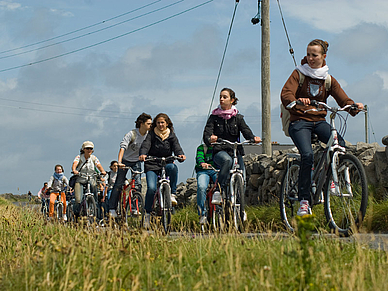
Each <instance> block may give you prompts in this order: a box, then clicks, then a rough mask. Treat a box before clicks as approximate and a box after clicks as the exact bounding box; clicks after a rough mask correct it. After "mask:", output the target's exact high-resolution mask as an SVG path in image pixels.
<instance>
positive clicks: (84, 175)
mask: <svg viewBox="0 0 388 291" xmlns="http://www.w3.org/2000/svg"><path fill="white" fill-rule="evenodd" d="M72 174H74V173H73V172H72ZM74 175H75V174H74ZM76 176H80V177H83V178H86V179H88V178H93V177H97V176H100V177H104V175H102V174H101V173H100V174H97V173H93V174H88V173H82V172H78V174H76Z"/></svg>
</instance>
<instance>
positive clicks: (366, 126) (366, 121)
mask: <svg viewBox="0 0 388 291" xmlns="http://www.w3.org/2000/svg"><path fill="white" fill-rule="evenodd" d="M364 108H365V143H369V139H368V106H367V105H366V104H365V106H364Z"/></svg>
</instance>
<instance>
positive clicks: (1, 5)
mask: <svg viewBox="0 0 388 291" xmlns="http://www.w3.org/2000/svg"><path fill="white" fill-rule="evenodd" d="M21 7H22V5H21V4H20V3H15V2H12V1H0V9H1V10H8V11H12V10H16V9H19V8H21Z"/></svg>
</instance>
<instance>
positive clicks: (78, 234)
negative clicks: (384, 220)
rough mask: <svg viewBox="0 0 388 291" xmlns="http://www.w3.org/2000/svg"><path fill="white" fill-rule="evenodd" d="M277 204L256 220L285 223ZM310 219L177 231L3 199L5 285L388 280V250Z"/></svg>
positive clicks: (181, 222)
mask: <svg viewBox="0 0 388 291" xmlns="http://www.w3.org/2000/svg"><path fill="white" fill-rule="evenodd" d="M271 207H272V206H271ZM271 207H270V208H267V209H265V208H264V207H263V208H253V207H252V208H249V209H248V218H249V219H252V222H251V229H253V228H256V229H259V228H262V230H266V231H269V232H271V231H272V230H274V229H276V228H277V227H278V226H276V225H277V224H278V222H276V220H277V217H276V212H277V211H275V210H276V207H275V206H273V207H274V208H273V211H271ZM387 207H388V206H387ZM264 217H265V219H264ZM262 218H263V219H262ZM197 219H198V218H197V214H196V209H195V207H194V206H193V207H187V208H185V209H183V210H180V211H178V212H177V213H176V214H175V215H174V216H173V224H174V225H175V227H177V228H183V229H185V230H186V231H187V230H196V228H195V227H198V226H196V225H197V223H196V221H197ZM261 219H262V224H261V225H260V227H257V226H254V225H255V222H254V221H255V220H256V222H257V221H259V220H261ZM311 219H312V220H301V221H299V222H298V223H299V229H300V230H301V231H300V232H299V234H298V235H297V236H291V237H290V236H282V235H279V234H276V233H273V235H270V236H255V237H253V238H247V237H245V236H242V235H238V234H235V233H234V234H233V233H231V234H224V235H217V234H211V235H209V234H207V235H204V236H201V235H198V234H193V232H185V233H182V235H181V236H172V237H171V236H163V235H161V234H160V233H159V232H156V233H151V234H149V233H147V232H142V231H140V232H139V231H134V232H130V231H122V230H118V229H109V228H108V229H93V228H92V229H87V228H82V227H77V228H72V227H67V226H64V225H60V224H56V223H46V222H44V221H43V220H42V219H41V217H40V216H39V215H38V214H37V213H36V212H33V211H32V210H29V209H27V208H26V209H22V208H19V207H16V206H13V205H1V206H0V290H203V289H206V290H385V288H386V271H387V269H388V256H387V253H385V252H381V251H376V250H371V249H369V248H368V247H365V246H363V245H360V244H358V243H345V242H343V241H342V240H337V239H332V238H328V237H326V236H314V237H311V232H310V229H311V228H313V229H315V228H316V226H317V225H319V223H320V222H319V218H318V215H315V216H314V217H313V218H311ZM190 226H193V227H192V228H191V229H190V228H189V227H190ZM266 227H269V228H268V229H266Z"/></svg>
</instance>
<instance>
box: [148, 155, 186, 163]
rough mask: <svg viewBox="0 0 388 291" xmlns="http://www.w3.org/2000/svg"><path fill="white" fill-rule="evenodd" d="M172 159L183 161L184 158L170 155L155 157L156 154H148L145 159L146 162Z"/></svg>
mask: <svg viewBox="0 0 388 291" xmlns="http://www.w3.org/2000/svg"><path fill="white" fill-rule="evenodd" d="M170 160H173V161H175V160H177V161H179V162H181V161H183V159H182V158H180V157H178V156H169V157H154V156H147V157H146V158H145V160H144V162H150V161H166V162H167V161H170Z"/></svg>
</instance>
